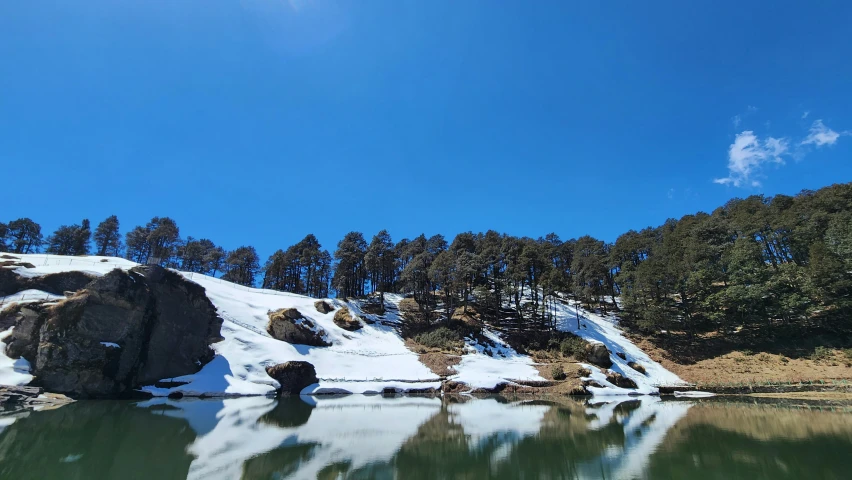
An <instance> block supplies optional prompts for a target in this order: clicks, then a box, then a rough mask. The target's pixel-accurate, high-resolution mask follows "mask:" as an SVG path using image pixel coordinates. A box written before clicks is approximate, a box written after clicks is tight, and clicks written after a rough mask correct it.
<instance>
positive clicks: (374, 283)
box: [364, 230, 397, 298]
mask: <svg viewBox="0 0 852 480" xmlns="http://www.w3.org/2000/svg"><path fill="white" fill-rule="evenodd" d="M364 263H365V266H366V269H367V273H368V275H369V278H370V287H371V288H372V290H373V291H374V292H381V293H382V294H383V295H384V292H388V291H392V290H393V286H394V282H395V281H396V263H397V259H396V254H395V251H394V244H393V240H391V236H390V234H389V233H388V231H387V230H382V231H380V232H379V233H377V234H376V235H375V236H374V237H373V240H372V241H371V242H370V246H369V247H367V253H366V254H365V256H364ZM383 298H384V297H383Z"/></svg>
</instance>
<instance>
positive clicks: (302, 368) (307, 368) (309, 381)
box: [266, 361, 319, 395]
mask: <svg viewBox="0 0 852 480" xmlns="http://www.w3.org/2000/svg"><path fill="white" fill-rule="evenodd" d="M266 373H267V374H268V375H269V376H270V377H272V378H274V379H275V380H277V381H278V383H279V384H281V388H280V389H279V390H278V392H279V394H280V395H298V394H299V392H301V391H302V390H303V389H304V388H305V387H307V386H309V385H313V384H315V383H317V382H319V379H318V378H317V371H316V369H315V368H314V366H313V365H311V364H310V363H309V362H300V361H293V362H285V363H279V364H278V365H273V366H271V367H266Z"/></svg>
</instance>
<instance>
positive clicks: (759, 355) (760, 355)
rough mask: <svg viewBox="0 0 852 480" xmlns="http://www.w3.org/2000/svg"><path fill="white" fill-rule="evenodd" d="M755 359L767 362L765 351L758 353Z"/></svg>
mask: <svg viewBox="0 0 852 480" xmlns="http://www.w3.org/2000/svg"><path fill="white" fill-rule="evenodd" d="M757 359H758V360H760V361H761V362H768V361H769V355H768V354H766V353H760V354H758V355H757Z"/></svg>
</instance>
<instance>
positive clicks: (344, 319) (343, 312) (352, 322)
mask: <svg viewBox="0 0 852 480" xmlns="http://www.w3.org/2000/svg"><path fill="white" fill-rule="evenodd" d="M334 324H335V325H337V326H338V327H340V328H342V329H344V330H348V331H350V332H354V331H355V330H360V329H361V328H362V327H363V325H361V322H359V321H358V320H357V319H354V318H352V314H350V313H349V309H348V308H346V307H343V308H341V309H340V310H338V311H337V312H335V313H334Z"/></svg>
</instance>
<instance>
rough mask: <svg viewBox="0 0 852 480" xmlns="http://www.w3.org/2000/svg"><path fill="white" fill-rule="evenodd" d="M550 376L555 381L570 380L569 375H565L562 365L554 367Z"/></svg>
mask: <svg viewBox="0 0 852 480" xmlns="http://www.w3.org/2000/svg"><path fill="white" fill-rule="evenodd" d="M550 374H551V375H552V376H553V379H554V380H565V379H566V378H568V375H565V369H563V368H562V365H554V366H553V368H552V369H551V370H550Z"/></svg>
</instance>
